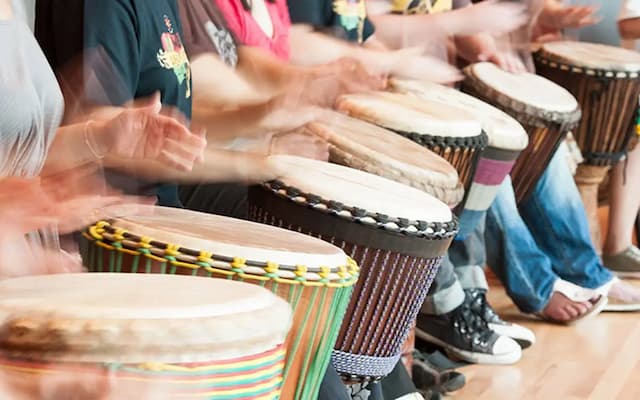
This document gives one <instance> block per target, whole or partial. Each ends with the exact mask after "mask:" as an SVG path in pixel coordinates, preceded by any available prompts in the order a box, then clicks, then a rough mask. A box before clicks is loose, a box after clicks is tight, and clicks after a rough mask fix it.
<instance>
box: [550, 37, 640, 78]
mask: <svg viewBox="0 0 640 400" xmlns="http://www.w3.org/2000/svg"><path fill="white" fill-rule="evenodd" d="M541 55H542V56H543V57H545V58H547V59H549V60H551V61H555V62H558V63H560V64H567V65H570V66H575V67H582V68H585V69H595V70H604V71H612V72H627V73H636V74H637V73H638V72H640V53H638V52H636V51H632V50H627V49H623V48H621V47H614V46H607V45H603V44H596V43H585V42H570V41H562V42H551V43H546V44H544V45H543V46H542V54H541Z"/></svg>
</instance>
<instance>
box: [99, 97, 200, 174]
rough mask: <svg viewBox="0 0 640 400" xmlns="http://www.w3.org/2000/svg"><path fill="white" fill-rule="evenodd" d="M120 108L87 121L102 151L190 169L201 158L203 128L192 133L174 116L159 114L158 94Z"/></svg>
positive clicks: (117, 155) (160, 109)
mask: <svg viewBox="0 0 640 400" xmlns="http://www.w3.org/2000/svg"><path fill="white" fill-rule="evenodd" d="M136 105H141V106H138V107H134V108H131V109H129V110H126V111H123V112H122V113H121V114H119V115H118V116H117V117H115V118H113V119H111V120H109V121H106V122H100V123H98V122H95V123H89V125H88V129H89V133H90V135H91V137H93V139H94V142H96V143H102V144H103V146H101V147H102V148H101V149H100V151H102V152H103V153H102V154H109V155H112V156H114V157H119V158H136V159H140V160H155V161H160V162H162V163H164V164H166V165H169V166H171V167H173V168H176V169H179V170H183V171H190V170H191V169H193V166H194V164H195V163H196V162H200V161H202V157H203V152H204V148H205V147H206V145H207V142H206V139H205V137H204V132H202V133H200V134H194V133H191V132H190V131H189V130H188V129H187V128H186V127H185V125H183V124H182V123H181V122H180V121H179V120H177V119H176V118H174V116H173V115H172V116H166V115H162V114H161V111H162V105H161V103H160V98H159V96H158V95H155V96H153V97H152V98H151V99H150V100H149V99H145V100H143V101H141V102H138V103H136Z"/></svg>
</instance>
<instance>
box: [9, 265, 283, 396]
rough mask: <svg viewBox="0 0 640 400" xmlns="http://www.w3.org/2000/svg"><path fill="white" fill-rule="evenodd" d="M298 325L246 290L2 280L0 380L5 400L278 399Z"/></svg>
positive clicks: (80, 279)
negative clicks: (292, 330)
mask: <svg viewBox="0 0 640 400" xmlns="http://www.w3.org/2000/svg"><path fill="white" fill-rule="evenodd" d="M290 325H291V310H290V307H289V305H288V304H287V303H286V302H285V301H283V300H281V299H279V298H278V297H277V296H274V295H273V294H271V293H270V292H268V291H267V290H265V289H262V288H260V287H258V286H255V285H249V284H246V283H241V282H233V281H227V280H222V279H199V278H194V277H188V276H182V277H175V276H162V275H131V274H128V275H125V274H60V275H51V276H34V277H26V278H17V279H10V280H5V281H2V282H0V374H1V375H2V384H3V385H4V386H5V387H6V389H8V390H9V391H10V392H11V393H12V394H11V395H8V396H7V397H2V398H3V399H9V398H18V399H22V398H29V399H38V398H58V399H70V398H73V399H79V400H94V399H113V400H120V399H126V398H130V399H135V398H137V399H154V400H156V399H158V400H159V399H166V400H174V399H217V400H222V399H235V400H243V399H249V398H251V399H273V400H276V399H278V398H280V388H281V385H282V370H283V366H284V357H285V348H284V344H283V343H284V339H285V337H286V335H287V332H288V330H289V327H290ZM61 385H66V387H65V386H61ZM49 390H51V391H53V390H55V391H56V392H55V393H43V392H47V391H49ZM83 390H84V391H86V392H84V393H83ZM0 395H2V394H0ZM22 396H26V397H22Z"/></svg>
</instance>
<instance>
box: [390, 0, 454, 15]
mask: <svg viewBox="0 0 640 400" xmlns="http://www.w3.org/2000/svg"><path fill="white" fill-rule="evenodd" d="M451 1H452V0H392V1H391V11H392V12H394V13H399V14H428V13H433V12H441V11H449V10H451V8H452V3H451Z"/></svg>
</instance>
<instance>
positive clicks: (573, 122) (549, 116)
mask: <svg viewBox="0 0 640 400" xmlns="http://www.w3.org/2000/svg"><path fill="white" fill-rule="evenodd" d="M471 67H472V65H471V66H469V67H467V68H465V69H464V70H463V72H464V74H465V76H466V78H465V80H464V81H463V85H462V88H463V90H464V91H465V92H467V93H470V94H471V95H474V94H477V97H479V98H480V99H487V100H489V101H491V102H492V104H494V107H497V108H498V109H500V110H502V111H504V112H506V113H507V114H509V115H512V116H513V117H514V118H516V120H518V121H519V122H520V121H526V123H527V124H529V125H534V126H537V127H541V128H545V127H548V125H549V124H551V125H553V126H555V127H556V128H559V129H562V130H567V131H568V130H571V129H573V128H575V127H576V126H578V124H579V123H580V120H581V118H582V110H581V109H580V104H579V103H578V102H577V100H576V108H575V109H574V110H573V111H569V112H564V111H553V110H545V109H543V108H540V107H537V106H533V105H531V104H526V103H523V102H521V101H518V100H514V99H513V98H512V97H510V96H508V95H506V94H504V93H502V92H500V91H498V90H496V89H494V88H493V87H491V86H489V85H488V84H487V83H485V82H483V81H482V80H481V79H479V78H478V77H477V76H476V75H475V74H474V73H473V70H472V69H471ZM552 83H553V82H552ZM554 84H555V83H554ZM469 89H471V90H472V92H468V90H469ZM572 96H573V95H572ZM521 123H522V122H521Z"/></svg>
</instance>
